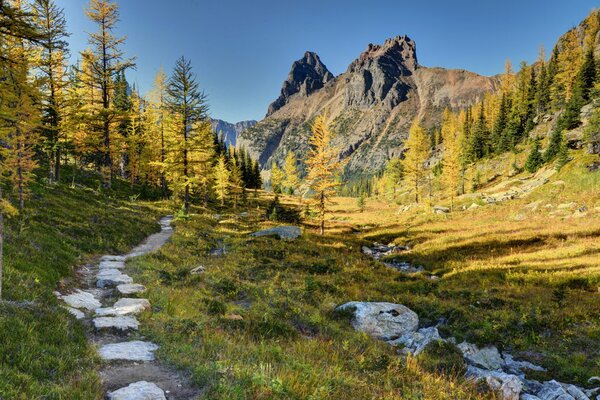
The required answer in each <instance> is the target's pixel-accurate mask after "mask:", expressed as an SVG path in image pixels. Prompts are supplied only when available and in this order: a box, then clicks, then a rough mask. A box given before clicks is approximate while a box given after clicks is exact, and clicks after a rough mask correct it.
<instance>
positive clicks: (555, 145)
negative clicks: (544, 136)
mask: <svg viewBox="0 0 600 400" xmlns="http://www.w3.org/2000/svg"><path fill="white" fill-rule="evenodd" d="M563 141H564V138H563V133H562V129H561V128H560V125H559V124H557V126H556V127H555V128H554V130H553V131H552V135H550V140H549V142H548V147H547V148H546V151H545V153H544V161H546V162H548V161H551V160H552V159H554V157H556V155H557V154H558V153H559V151H560V148H561V146H562V144H563Z"/></svg>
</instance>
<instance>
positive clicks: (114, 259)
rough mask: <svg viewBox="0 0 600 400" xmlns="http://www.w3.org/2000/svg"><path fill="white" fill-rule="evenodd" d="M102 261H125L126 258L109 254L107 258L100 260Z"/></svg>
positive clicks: (103, 257)
mask: <svg viewBox="0 0 600 400" xmlns="http://www.w3.org/2000/svg"><path fill="white" fill-rule="evenodd" d="M102 261H125V256H113V255H110V254H107V255H105V256H102V258H101V259H100V262H102Z"/></svg>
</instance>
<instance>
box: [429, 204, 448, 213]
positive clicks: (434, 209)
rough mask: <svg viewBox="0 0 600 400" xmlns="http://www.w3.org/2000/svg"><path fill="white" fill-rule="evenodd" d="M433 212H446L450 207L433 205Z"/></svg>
mask: <svg viewBox="0 0 600 400" xmlns="http://www.w3.org/2000/svg"><path fill="white" fill-rule="evenodd" d="M433 212H434V213H436V214H448V213H449V212H450V208H448V207H443V206H433Z"/></svg>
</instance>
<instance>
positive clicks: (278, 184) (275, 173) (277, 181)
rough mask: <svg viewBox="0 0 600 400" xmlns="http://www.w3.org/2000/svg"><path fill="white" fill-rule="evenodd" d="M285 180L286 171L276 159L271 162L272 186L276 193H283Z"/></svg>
mask: <svg viewBox="0 0 600 400" xmlns="http://www.w3.org/2000/svg"><path fill="white" fill-rule="evenodd" d="M284 180H285V173H284V172H283V170H282V169H281V168H279V166H278V165H277V163H276V162H275V161H273V163H272V164H271V188H272V189H273V192H274V193H281V191H282V189H283V188H282V186H283V181H284Z"/></svg>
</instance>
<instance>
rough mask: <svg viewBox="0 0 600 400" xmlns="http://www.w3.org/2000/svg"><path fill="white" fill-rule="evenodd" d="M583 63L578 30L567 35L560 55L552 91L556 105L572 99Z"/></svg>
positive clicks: (573, 30)
mask: <svg viewBox="0 0 600 400" xmlns="http://www.w3.org/2000/svg"><path fill="white" fill-rule="evenodd" d="M582 61H583V50H582V48H581V46H580V45H579V41H578V38H577V32H576V30H575V29H572V30H570V31H569V32H567V33H566V34H565V36H564V42H563V46H562V49H561V51H560V52H559V53H558V59H557V71H556V76H555V77H554V86H553V87H552V90H551V96H552V99H553V101H554V103H555V104H563V103H564V102H568V101H569V100H570V99H571V95H572V94H573V87H574V86H575V81H576V79H577V73H578V72H579V68H580V66H581V63H582Z"/></svg>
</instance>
